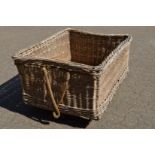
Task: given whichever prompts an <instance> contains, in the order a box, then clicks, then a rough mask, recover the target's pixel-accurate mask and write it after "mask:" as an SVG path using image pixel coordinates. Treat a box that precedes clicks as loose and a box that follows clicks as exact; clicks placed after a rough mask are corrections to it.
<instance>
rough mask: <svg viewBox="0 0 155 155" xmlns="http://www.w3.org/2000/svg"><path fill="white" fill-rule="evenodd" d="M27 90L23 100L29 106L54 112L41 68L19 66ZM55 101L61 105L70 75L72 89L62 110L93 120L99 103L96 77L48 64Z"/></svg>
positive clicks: (69, 85)
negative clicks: (97, 100) (97, 101)
mask: <svg viewBox="0 0 155 155" xmlns="http://www.w3.org/2000/svg"><path fill="white" fill-rule="evenodd" d="M17 68H18V71H19V74H20V77H21V81H22V87H23V99H24V102H25V103H26V104H29V105H32V106H35V107H39V108H42V109H47V110H53V106H52V105H53V104H52V103H51V99H50V96H49V93H48V91H47V88H46V81H45V78H44V75H43V72H42V70H41V68H42V67H41V66H38V65H35V64H34V63H33V64H30V63H26V64H17ZM46 68H47V70H48V75H49V76H48V77H49V81H50V85H51V88H52V90H53V94H54V98H55V100H56V102H57V103H59V101H60V99H61V96H62V94H63V91H64V88H65V82H66V73H67V72H68V73H69V74H70V80H69V82H68V88H67V89H66V93H65V96H64V99H63V101H62V103H61V104H60V105H59V108H60V110H61V112H62V113H66V114H71V115H75V116H80V117H85V118H93V117H94V107H96V106H95V104H96V95H95V94H96V87H95V81H94V78H93V77H92V76H91V75H89V74H84V73H78V72H74V71H67V70H63V69H60V68H57V67H54V66H50V65H46Z"/></svg>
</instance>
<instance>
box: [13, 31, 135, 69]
mask: <svg viewBox="0 0 155 155" xmlns="http://www.w3.org/2000/svg"><path fill="white" fill-rule="evenodd" d="M71 31H72V32H78V33H83V34H88V35H93V36H122V37H123V36H126V37H127V38H126V39H125V40H124V41H122V42H121V43H120V44H119V45H118V46H117V47H116V48H115V49H114V50H112V51H111V52H110V54H109V55H108V56H107V58H106V59H105V60H104V61H102V62H101V63H100V64H99V65H97V66H91V65H87V64H83V63H77V62H72V61H62V60H61V61H60V60H59V59H46V58H32V57H31V58H25V57H24V56H22V57H21V56H20V55H21V54H23V53H24V52H26V51H28V50H32V52H33V49H34V50H35V49H36V48H41V47H42V46H46V45H47V43H48V42H49V41H51V40H52V39H55V38H56V37H58V36H59V35H62V34H64V33H66V32H67V33H68V32H71ZM132 39H133V37H132V36H131V35H129V34H103V33H94V32H88V31H83V30H77V29H73V28H66V29H64V30H62V31H59V32H57V33H55V34H54V35H52V36H50V37H48V38H46V39H44V40H43V41H40V42H38V43H35V44H33V45H31V46H29V47H28V48H24V49H21V50H19V51H18V52H17V53H16V54H15V55H14V56H12V59H13V60H14V61H15V62H16V63H18V62H21V61H23V62H25V61H36V60H38V61H41V62H42V61H46V62H51V63H55V64H58V65H65V66H68V67H69V66H70V67H73V68H77V69H81V70H84V71H89V72H100V71H101V70H103V68H105V66H106V65H107V64H108V62H109V61H110V60H112V58H113V57H114V56H117V54H118V52H120V51H121V49H122V48H125V47H126V46H127V45H128V44H129V43H130V42H131V41H132Z"/></svg>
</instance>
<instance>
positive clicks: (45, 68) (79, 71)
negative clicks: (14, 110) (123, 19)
mask: <svg viewBox="0 0 155 155" xmlns="http://www.w3.org/2000/svg"><path fill="white" fill-rule="evenodd" d="M131 40H132V37H131V36H129V35H98V34H92V33H87V32H81V31H78V30H73V29H65V30H64V31H61V32H59V33H57V34H55V35H54V36H52V37H50V38H48V39H46V40H44V41H42V42H41V43H39V44H36V45H34V46H31V47H30V48H28V49H23V50H21V51H19V52H18V53H17V54H16V55H15V56H13V59H14V61H15V64H16V66H17V68H18V71H19V75H20V77H21V81H22V87H23V99H24V102H25V103H26V104H29V105H32V106H35V107H39V108H42V109H48V110H52V111H53V116H54V117H55V118H59V117H60V113H66V114H70V115H75V116H79V117H84V118H88V119H99V118H101V114H102V113H103V112H104V110H105V109H106V107H107V105H108V103H109V102H110V101H111V99H112V96H113V94H114V93H115V91H116V89H117V88H118V85H119V84H120V83H121V82H122V80H123V79H124V78H125V76H126V74H127V71H128V58H129V48H130V43H131Z"/></svg>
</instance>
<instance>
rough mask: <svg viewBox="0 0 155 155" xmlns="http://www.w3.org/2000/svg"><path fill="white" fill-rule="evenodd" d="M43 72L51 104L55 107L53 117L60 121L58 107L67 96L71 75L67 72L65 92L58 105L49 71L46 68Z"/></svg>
mask: <svg viewBox="0 0 155 155" xmlns="http://www.w3.org/2000/svg"><path fill="white" fill-rule="evenodd" d="M43 72H44V76H45V80H46V85H47V89H48V91H49V95H50V99H51V102H52V104H53V107H54V112H53V117H54V118H56V119H58V118H59V117H60V110H59V108H58V105H59V104H61V103H62V101H63V98H64V96H65V93H66V90H67V86H68V81H69V79H70V74H69V73H68V72H67V78H66V82H65V87H64V91H63V93H62V96H61V99H60V101H59V102H58V104H57V103H56V101H55V98H54V95H53V91H52V89H51V86H50V81H49V77H48V72H47V69H46V68H45V67H43Z"/></svg>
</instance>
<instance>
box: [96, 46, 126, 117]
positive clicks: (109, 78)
mask: <svg viewBox="0 0 155 155" xmlns="http://www.w3.org/2000/svg"><path fill="white" fill-rule="evenodd" d="M112 59H113V60H112V61H111V63H110V64H108V66H105V68H104V72H103V73H102V74H101V76H100V80H99V86H100V89H99V94H98V96H99V101H98V102H99V104H98V108H97V109H98V110H97V111H98V113H99V114H100V113H103V112H104V110H105V109H106V107H107V105H108V103H109V102H110V101H111V100H112V97H113V94H114V93H115V92H116V90H117V89H116V88H118V85H119V84H120V83H121V82H122V81H123V80H122V79H124V78H125V77H126V74H127V72H128V61H129V46H126V47H124V48H123V49H121V51H120V52H118V54H117V55H116V56H115V57H113V58H112Z"/></svg>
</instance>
